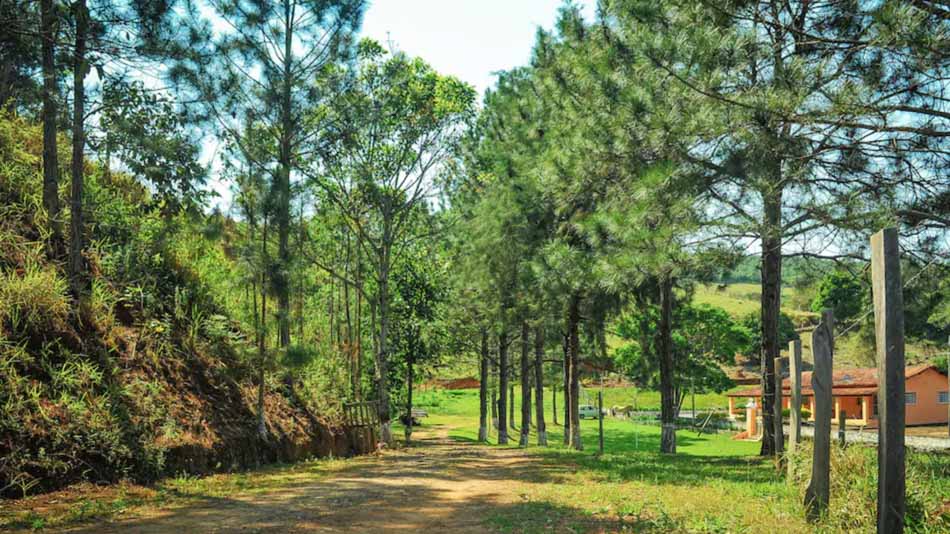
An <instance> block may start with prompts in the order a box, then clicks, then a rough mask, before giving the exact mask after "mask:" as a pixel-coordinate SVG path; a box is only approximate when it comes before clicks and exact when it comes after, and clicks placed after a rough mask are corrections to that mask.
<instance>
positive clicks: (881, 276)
mask: <svg viewBox="0 0 950 534" xmlns="http://www.w3.org/2000/svg"><path fill="white" fill-rule="evenodd" d="M871 281H872V289H873V292H874V338H875V341H876V345H877V376H878V393H877V402H878V423H879V424H878V435H877V460H878V482H877V531H878V532H879V533H882V532H886V533H888V534H895V533H901V532H903V531H904V510H905V504H904V497H905V495H904V492H905V480H904V475H905V473H904V461H905V451H904V421H905V413H904V410H905V406H904V402H905V399H904V381H905V376H904V298H903V288H902V285H901V265H900V247H899V244H898V242H897V230H896V229H894V228H886V229H884V230H881V231H880V232H878V233H876V234H874V235H873V236H871Z"/></svg>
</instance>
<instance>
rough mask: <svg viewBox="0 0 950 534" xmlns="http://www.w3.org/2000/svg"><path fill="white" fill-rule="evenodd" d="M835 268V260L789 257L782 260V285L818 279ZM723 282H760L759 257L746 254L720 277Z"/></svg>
mask: <svg viewBox="0 0 950 534" xmlns="http://www.w3.org/2000/svg"><path fill="white" fill-rule="evenodd" d="M834 269H835V262H834V261H832V260H825V259H817V258H802V257H798V256H795V257H791V258H785V259H784V260H783V261H782V283H783V284H784V285H797V284H798V283H799V282H801V281H803V280H818V279H820V278H821V276H822V275H824V274H825V273H827V272H830V271H833V270H834ZM721 281H722V282H725V283H730V284H733V283H742V282H745V283H753V284H759V283H761V282H762V276H761V273H760V272H759V257H758V256H747V257H746V258H744V259H743V260H742V261H741V262H739V265H738V266H737V267H736V268H735V269H734V270H733V271H732V272H731V273H729V274H728V275H726V276H723V277H722V279H721Z"/></svg>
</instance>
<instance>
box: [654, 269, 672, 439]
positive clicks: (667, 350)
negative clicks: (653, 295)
mask: <svg viewBox="0 0 950 534" xmlns="http://www.w3.org/2000/svg"><path fill="white" fill-rule="evenodd" d="M672 323H673V282H672V280H670V278H669V277H668V276H664V277H663V279H662V280H660V320H659V321H658V323H657V352H658V353H659V354H657V356H659V360H660V423H661V425H662V430H661V434H660V452H662V453H669V454H673V453H675V452H676V419H675V410H676V406H675V403H676V393H675V391H674V382H673V335H672V328H673V324H672Z"/></svg>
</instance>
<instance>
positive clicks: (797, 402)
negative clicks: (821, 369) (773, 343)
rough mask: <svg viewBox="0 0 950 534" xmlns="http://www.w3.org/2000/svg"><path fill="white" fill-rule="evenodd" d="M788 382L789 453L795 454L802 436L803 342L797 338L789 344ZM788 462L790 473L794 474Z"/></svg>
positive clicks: (790, 454)
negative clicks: (789, 394) (789, 395)
mask: <svg viewBox="0 0 950 534" xmlns="http://www.w3.org/2000/svg"><path fill="white" fill-rule="evenodd" d="M788 382H789V390H790V393H791V398H790V399H789V403H788V455H789V456H792V455H794V454H795V451H796V449H797V448H798V444H799V442H801V439H802V438H801V436H802V342H801V340H799V339H795V340H793V341H791V342H789V344H788ZM792 468H793V466H792V463H791V462H789V463H788V474H789V476H791V474H792Z"/></svg>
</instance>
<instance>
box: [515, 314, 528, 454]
mask: <svg viewBox="0 0 950 534" xmlns="http://www.w3.org/2000/svg"><path fill="white" fill-rule="evenodd" d="M528 334H529V330H528V323H527V322H525V321H522V322H521V439H520V440H519V441H518V446H520V447H527V446H528V439H529V437H530V433H531V383H530V382H529V380H530V378H531V339H530V337H529V335H528Z"/></svg>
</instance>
